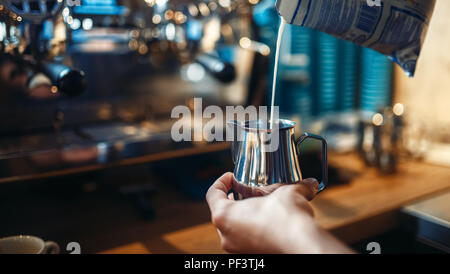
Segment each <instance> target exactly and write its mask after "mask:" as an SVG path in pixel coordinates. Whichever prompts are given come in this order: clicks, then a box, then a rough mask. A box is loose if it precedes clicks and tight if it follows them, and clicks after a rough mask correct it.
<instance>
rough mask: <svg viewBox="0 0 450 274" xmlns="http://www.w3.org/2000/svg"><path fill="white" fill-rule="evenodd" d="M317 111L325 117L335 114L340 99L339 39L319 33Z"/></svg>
mask: <svg viewBox="0 0 450 274" xmlns="http://www.w3.org/2000/svg"><path fill="white" fill-rule="evenodd" d="M317 41H318V49H317V51H318V67H317V77H318V79H317V81H318V83H317V89H318V90H317V109H318V114H319V115H323V114H327V113H330V112H334V111H335V110H336V108H337V99H338V96H337V95H338V73H337V72H338V70H337V68H338V54H339V51H338V43H339V42H338V39H336V38H334V37H332V36H330V35H328V34H325V33H318V37H317Z"/></svg>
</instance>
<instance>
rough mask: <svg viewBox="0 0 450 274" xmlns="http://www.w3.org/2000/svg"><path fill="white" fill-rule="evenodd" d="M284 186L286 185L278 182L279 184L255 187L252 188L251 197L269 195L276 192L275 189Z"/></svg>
mask: <svg viewBox="0 0 450 274" xmlns="http://www.w3.org/2000/svg"><path fill="white" fill-rule="evenodd" d="M282 186H285V185H284V184H280V183H278V184H273V185H268V186H264V187H261V188H254V189H252V192H251V197H259V196H266V195H269V194H270V193H272V192H274V191H275V190H277V189H278V188H280V187H282Z"/></svg>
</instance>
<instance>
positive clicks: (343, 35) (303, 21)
mask: <svg viewBox="0 0 450 274" xmlns="http://www.w3.org/2000/svg"><path fill="white" fill-rule="evenodd" d="M435 4H436V1H435V0H380V1H374V0H277V3H276V7H277V9H278V12H279V13H280V15H281V17H283V18H284V20H286V22H288V23H289V24H293V25H298V26H304V27H308V28H311V29H315V30H319V31H322V32H325V33H328V34H330V35H333V36H335V37H337V38H340V39H344V40H347V41H351V42H353V43H355V44H357V45H360V46H364V47H368V48H371V49H374V50H376V51H378V52H380V53H382V54H385V55H387V56H389V57H390V58H391V59H392V60H393V61H394V62H396V63H397V64H399V65H400V66H401V67H402V69H403V70H404V71H405V72H406V74H407V75H409V76H411V77H412V76H414V72H415V69H416V64H417V60H418V58H419V54H420V51H421V49H422V46H423V42H424V40H425V36H426V33H427V30H428V25H429V23H430V20H431V16H432V14H433V10H434V6H435Z"/></svg>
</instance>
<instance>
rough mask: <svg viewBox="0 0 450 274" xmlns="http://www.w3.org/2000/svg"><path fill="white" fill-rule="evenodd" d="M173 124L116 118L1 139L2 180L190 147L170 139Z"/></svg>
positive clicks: (126, 160) (88, 168)
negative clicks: (118, 119) (70, 127)
mask: <svg viewBox="0 0 450 274" xmlns="http://www.w3.org/2000/svg"><path fill="white" fill-rule="evenodd" d="M170 125H171V122H170V121H168V122H166V123H164V122H158V125H155V124H152V123H150V122H142V123H125V122H117V123H107V124H103V125H98V124H97V125H92V126H82V127H80V128H76V129H71V130H66V131H61V132H59V133H38V134H30V135H20V136H9V137H2V138H0V183H2V182H12V181H22V180H30V179H36V178H45V177H50V176H57V175H64V174H71V173H78V172H83V171H92V170H98V169H103V168H108V167H112V166H118V165H129V164H133V163H139V162H148V161H152V158H151V156H152V155H158V154H161V153H163V154H164V153H165V154H167V153H168V152H170V151H174V150H182V149H189V148H192V147H193V144H192V143H190V142H181V143H176V142H174V141H172V138H171V135H170ZM222 145H223V144H222ZM168 157H169V156H168ZM147 158H148V159H147ZM166 158H167V157H166ZM136 159H137V160H136Z"/></svg>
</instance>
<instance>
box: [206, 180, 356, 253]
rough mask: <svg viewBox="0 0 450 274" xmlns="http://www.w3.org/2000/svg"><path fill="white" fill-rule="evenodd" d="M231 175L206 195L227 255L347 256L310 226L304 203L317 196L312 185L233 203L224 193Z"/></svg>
mask: <svg viewBox="0 0 450 274" xmlns="http://www.w3.org/2000/svg"><path fill="white" fill-rule="evenodd" d="M233 180H234V179H233V174H232V173H226V174H224V175H223V176H222V177H220V178H219V179H218V180H217V181H216V182H215V183H214V184H213V185H212V186H211V187H210V189H209V190H208V193H207V195H206V198H207V201H208V205H209V207H210V210H211V217H212V222H213V224H214V225H215V226H216V227H217V229H218V232H219V235H220V238H221V244H222V248H223V249H224V250H226V251H228V252H232V253H348V252H352V251H351V250H350V249H349V248H347V247H345V246H344V245H343V244H342V243H340V242H339V241H338V240H337V239H335V238H334V237H333V236H331V235H330V234H329V233H328V232H326V231H324V230H322V229H320V228H319V227H318V226H317V225H316V223H315V222H314V214H313V210H312V208H311V206H310V204H309V202H308V201H310V200H312V199H313V198H314V196H315V194H316V193H317V191H318V187H319V186H318V182H317V180H315V179H306V180H303V181H302V182H301V183H300V184H295V185H281V184H280V185H276V186H271V187H270V188H267V189H262V190H261V192H260V193H259V194H263V195H265V196H262V197H253V198H248V199H245V200H242V201H234V200H233V199H232V197H231V196H227V193H228V192H229V191H230V190H231V188H232V185H233Z"/></svg>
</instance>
